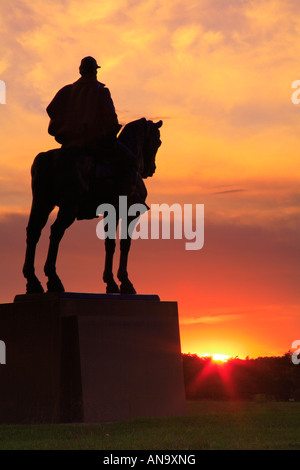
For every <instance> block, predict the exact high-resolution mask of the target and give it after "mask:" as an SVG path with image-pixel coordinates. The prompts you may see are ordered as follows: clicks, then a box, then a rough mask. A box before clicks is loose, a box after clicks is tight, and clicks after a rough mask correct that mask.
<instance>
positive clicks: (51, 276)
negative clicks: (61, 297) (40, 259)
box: [44, 206, 76, 292]
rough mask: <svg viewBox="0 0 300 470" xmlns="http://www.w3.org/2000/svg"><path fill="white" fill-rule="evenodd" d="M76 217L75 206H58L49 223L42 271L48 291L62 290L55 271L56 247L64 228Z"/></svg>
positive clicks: (62, 287)
mask: <svg viewBox="0 0 300 470" xmlns="http://www.w3.org/2000/svg"><path fill="white" fill-rule="evenodd" d="M75 219H76V208H74V207H72V206H67V207H63V208H60V209H59V211H58V214H57V218H56V220H55V222H54V223H53V224H52V225H51V234H50V244H49V250H48V256H47V260H46V263H45V267H44V271H45V274H46V276H47V277H48V282H47V287H48V291H49V292H64V290H65V289H64V286H63V284H62V282H61V280H60V279H59V277H58V275H57V273H56V260H57V254H58V248H59V244H60V241H61V239H62V237H63V236H64V233H65V230H66V229H67V228H68V227H70V225H72V223H73V222H74V221H75Z"/></svg>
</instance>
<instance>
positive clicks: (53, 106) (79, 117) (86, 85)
mask: <svg viewBox="0 0 300 470" xmlns="http://www.w3.org/2000/svg"><path fill="white" fill-rule="evenodd" d="M99 68H100V67H99V65H98V64H97V62H96V60H95V59H94V58H93V57H85V58H84V59H82V61H81V64H80V67H79V72H80V75H81V78H79V80H77V81H76V82H75V83H73V84H71V85H66V86H64V87H63V88H62V89H61V90H59V91H58V93H57V94H56V95H55V97H54V98H53V100H52V101H51V103H50V104H49V106H48V107H47V113H48V115H49V116H50V124H49V128H48V132H49V134H50V135H53V136H54V137H55V140H56V141H57V142H59V143H60V144H62V147H63V148H70V147H76V148H83V149H85V150H91V151H93V150H97V149H99V148H102V147H103V146H105V147H106V146H107V145H110V144H111V143H113V142H114V141H115V139H116V136H117V133H118V132H119V130H120V128H121V127H122V126H121V125H120V124H119V122H118V117H117V114H116V111H115V107H114V104H113V101H112V98H111V95H110V92H109V90H108V88H106V87H105V85H104V84H103V83H101V82H99V81H98V80H97V70H98V69H99Z"/></svg>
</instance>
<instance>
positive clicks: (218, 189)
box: [0, 0, 300, 358]
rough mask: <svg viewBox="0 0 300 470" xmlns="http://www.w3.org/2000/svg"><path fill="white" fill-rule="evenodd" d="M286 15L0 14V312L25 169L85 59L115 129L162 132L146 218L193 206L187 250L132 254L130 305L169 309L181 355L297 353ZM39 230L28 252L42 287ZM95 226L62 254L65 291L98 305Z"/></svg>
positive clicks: (178, 11) (37, 3)
mask: <svg viewBox="0 0 300 470" xmlns="http://www.w3.org/2000/svg"><path fill="white" fill-rule="evenodd" d="M298 10H299V8H298V3H297V2H295V1H292V0H226V1H225V0H197V1H193V0H190V1H184V0H164V1H161V0H114V1H111V0H102V1H91V0H87V1H85V2H82V1H80V0H60V1H59V0H53V1H51V2H48V3H46V2H44V1H42V0H32V1H29V0H19V1H18V0H12V1H10V2H1V5H0V13H1V14H0V44H1V45H0V48H1V54H0V80H3V81H4V82H5V84H6V104H0V125H1V153H0V168H1V171H0V237H1V238H0V239H1V247H0V252H1V262H0V283H1V284H0V286H1V287H0V301H1V302H11V301H13V298H14V296H15V295H16V294H20V293H24V292H25V285H26V282H25V279H24V278H23V276H22V264H23V261H24V252H25V228H26V225H27V220H28V214H29V210H30V204H31V189H30V167H31V164H32V161H33V159H34V157H35V155H37V154H38V153H39V152H41V151H44V150H48V149H51V148H55V147H57V144H56V142H55V141H54V139H53V138H52V137H51V136H49V135H48V134H47V128H48V117H47V114H46V111H45V108H46V106H47V105H48V104H49V102H50V101H51V99H52V98H53V96H54V94H55V93H56V92H57V91H58V89H60V88H61V87H62V86H64V85H66V84H68V83H72V82H74V81H75V80H77V79H78V78H79V73H78V67H79V64H80V61H81V59H82V58H83V57H85V56H87V55H92V56H94V57H95V58H96V59H97V61H98V62H100V64H101V67H102V68H101V69H100V72H99V73H98V78H99V80H100V81H102V82H104V83H105V84H106V85H107V86H108V88H109V89H110V91H111V95H112V98H113V100H114V103H115V107H116V111H117V114H118V117H119V121H120V122H121V123H122V124H126V123H127V122H130V121H132V120H135V119H138V118H140V117H143V116H145V117H146V118H147V119H152V120H159V119H162V120H163V122H164V124H163V127H162V128H161V138H162V142H163V144H162V146H161V148H160V149H159V152H158V155H157V170H156V173H155V175H154V176H153V178H152V179H151V180H147V181H146V184H147V188H148V192H149V199H148V204H152V203H169V204H171V203H175V202H176V203H180V204H184V203H190V204H204V207H205V242H204V247H203V249H201V250H199V251H186V250H185V248H184V243H185V241H184V240H137V241H135V242H133V246H132V252H131V257H130V260H129V275H130V278H131V280H132V281H133V283H134V285H135V287H136V289H137V291H138V293H142V294H158V295H159V296H160V298H161V300H174V301H178V308H179V319H180V334H181V346H182V351H183V352H186V353H187V352H191V353H197V354H205V353H209V354H215V353H220V354H227V355H230V356H239V357H240V358H243V357H245V356H247V355H249V356H250V357H257V356H264V355H267V356H269V355H281V354H284V353H285V352H287V351H288V350H289V349H290V347H291V344H292V342H293V341H294V340H295V339H299V338H300V320H299V318H300V249H299V240H300V205H299V203H300V191H299V182H300V181H299V180H300V164H299V162H300V158H299V154H300V104H299V105H295V104H293V103H292V100H291V96H292V93H293V91H294V90H293V89H292V87H291V86H292V82H293V81H295V80H299V79H300V41H299V35H300V18H299V11H298ZM51 221H53V217H52V219H51V220H50V221H49V222H48V225H47V226H46V228H45V230H44V232H43V235H42V239H41V242H40V245H39V248H38V253H37V256H38V259H37V264H36V266H37V268H36V272H37V275H38V276H39V278H40V280H41V281H42V283H43V285H44V286H45V281H46V279H45V277H44V274H43V271H42V268H43V263H44V261H45V257H46V250H47V244H48V237H49V227H50V224H51ZM96 225H97V220H96V219H95V220H93V221H88V222H80V223H79V222H77V223H75V224H74V225H73V226H72V227H71V228H70V229H69V230H68V232H67V233H66V235H65V238H64V240H63V242H62V244H61V250H60V256H59V260H58V265H57V269H58V273H59V275H60V276H61V278H62V281H63V283H64V285H65V288H66V290H67V291H70V292H104V289H105V286H104V284H103V282H102V271H103V265H104V244H103V242H101V241H100V240H99V239H98V238H97V237H96ZM117 255H118V253H117ZM115 267H117V260H116V262H115ZM83 273H84V275H83ZM0 339H1V332H0Z"/></svg>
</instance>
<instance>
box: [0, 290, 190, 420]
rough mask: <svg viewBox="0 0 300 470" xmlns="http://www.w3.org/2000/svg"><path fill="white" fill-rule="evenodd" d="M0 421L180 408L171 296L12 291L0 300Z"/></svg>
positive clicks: (148, 413) (163, 412)
mask: <svg viewBox="0 0 300 470" xmlns="http://www.w3.org/2000/svg"><path fill="white" fill-rule="evenodd" d="M0 340H2V341H4V343H5V347H6V364H0V423H19V424H22V423H42V422H44V423H59V422H64V423H68V422H69V423H70V422H83V423H100V422H107V421H115V420H123V419H131V418H137V417H158V416H174V415H182V414H184V412H185V394H184V385H183V371H182V362H181V351H180V336H179V327H178V312H177V303H176V302H162V301H160V300H159V298H158V297H157V296H143V295H135V296H122V295H117V294H115V295H114V294H112V295H106V294H75V293H63V294H51V293H47V294H36V295H18V296H16V298H15V301H14V303H11V304H1V305H0Z"/></svg>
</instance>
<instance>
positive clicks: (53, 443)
mask: <svg viewBox="0 0 300 470" xmlns="http://www.w3.org/2000/svg"><path fill="white" fill-rule="evenodd" d="M16 449H33V450H38V449H50V450H55V449H64V450H69V449H70V450H79V449H98V450H217V449H222V450H237V449H240V450H244V449H251V450H252V449H253V450H265V449H272V450H275V449H283V450H295V449H300V403H283V402H280V403H278V402H268V403H255V402H216V401H200V402H188V403H187V414H186V416H183V417H172V418H159V419H157V418H150V419H149V418H147V419H136V420H132V421H123V422H118V423H108V424H99V425H98V424H95V425H64V424H60V425H30V426H23V425H17V426H12V425H2V426H0V450H16Z"/></svg>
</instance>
